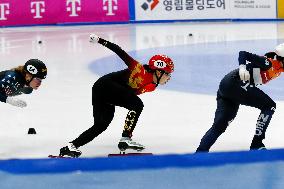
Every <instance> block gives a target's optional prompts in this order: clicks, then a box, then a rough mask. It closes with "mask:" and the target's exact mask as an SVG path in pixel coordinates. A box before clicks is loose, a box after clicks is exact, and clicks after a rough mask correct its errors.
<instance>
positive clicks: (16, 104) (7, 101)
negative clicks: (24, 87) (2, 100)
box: [6, 97, 27, 108]
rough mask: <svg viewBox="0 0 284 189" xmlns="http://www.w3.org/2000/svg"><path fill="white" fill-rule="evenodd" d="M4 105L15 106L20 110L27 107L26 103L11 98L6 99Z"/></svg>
mask: <svg viewBox="0 0 284 189" xmlns="http://www.w3.org/2000/svg"><path fill="white" fill-rule="evenodd" d="M6 103H8V104H11V105H13V106H17V107H20V108H24V107H26V106H27V103H26V102H25V101H23V100H21V99H17V98H13V97H7V99H6Z"/></svg>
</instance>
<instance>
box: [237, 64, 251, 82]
mask: <svg viewBox="0 0 284 189" xmlns="http://www.w3.org/2000/svg"><path fill="white" fill-rule="evenodd" d="M239 74H240V79H241V80H242V81H249V79H250V74H249V71H247V69H246V65H240V67H239Z"/></svg>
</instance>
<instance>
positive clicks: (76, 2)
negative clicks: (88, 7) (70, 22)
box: [66, 0, 81, 16]
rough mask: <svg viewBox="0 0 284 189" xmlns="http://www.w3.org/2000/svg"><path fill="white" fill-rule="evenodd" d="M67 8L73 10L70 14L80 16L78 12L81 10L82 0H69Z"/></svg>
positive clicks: (68, 10)
mask: <svg viewBox="0 0 284 189" xmlns="http://www.w3.org/2000/svg"><path fill="white" fill-rule="evenodd" d="M66 9H67V12H71V14H70V15H69V16H79V15H78V14H77V12H78V11H81V0H67V1H66Z"/></svg>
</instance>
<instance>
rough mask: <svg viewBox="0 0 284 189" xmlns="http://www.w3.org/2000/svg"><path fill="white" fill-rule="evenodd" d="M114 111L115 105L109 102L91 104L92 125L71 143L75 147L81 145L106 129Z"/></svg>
mask: <svg viewBox="0 0 284 189" xmlns="http://www.w3.org/2000/svg"><path fill="white" fill-rule="evenodd" d="M114 112H115V107H114V106H113V105H109V104H100V105H98V104H97V105H93V116H94V125H93V126H92V127H91V128H89V129H88V130H86V131H84V132H83V133H82V134H81V135H80V136H79V137H78V138H76V139H75V140H73V141H72V142H71V143H72V144H73V145H74V146H75V147H76V148H78V147H80V146H83V145H85V144H87V143H89V142H90V141H92V140H93V139H94V138H95V137H97V136H98V135H100V134H101V133H102V132H103V131H105V130H106V129H107V127H108V126H109V124H110V123H111V121H112V119H113V116H114Z"/></svg>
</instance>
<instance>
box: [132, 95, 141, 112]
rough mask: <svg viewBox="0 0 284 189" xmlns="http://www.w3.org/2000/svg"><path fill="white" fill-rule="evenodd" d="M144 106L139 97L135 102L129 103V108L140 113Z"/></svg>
mask: <svg viewBox="0 0 284 189" xmlns="http://www.w3.org/2000/svg"><path fill="white" fill-rule="evenodd" d="M143 108H144V104H143V102H142V100H141V99H140V98H138V99H137V100H136V101H135V103H133V104H132V105H131V107H130V108H129V109H130V110H134V111H135V112H136V113H141V112H142V110H143Z"/></svg>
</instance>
